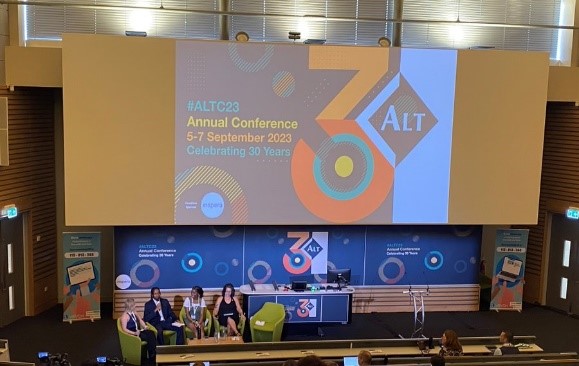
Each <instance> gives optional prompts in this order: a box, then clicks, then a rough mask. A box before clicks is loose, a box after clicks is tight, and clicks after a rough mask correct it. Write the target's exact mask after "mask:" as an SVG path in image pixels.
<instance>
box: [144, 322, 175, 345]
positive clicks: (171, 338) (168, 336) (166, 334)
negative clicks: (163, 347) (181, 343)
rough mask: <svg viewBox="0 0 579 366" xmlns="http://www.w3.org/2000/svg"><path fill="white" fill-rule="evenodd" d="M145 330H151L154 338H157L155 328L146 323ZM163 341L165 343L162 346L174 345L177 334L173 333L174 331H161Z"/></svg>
mask: <svg viewBox="0 0 579 366" xmlns="http://www.w3.org/2000/svg"><path fill="white" fill-rule="evenodd" d="M147 328H149V329H151V330H152V331H153V333H155V337H157V334H158V331H157V328H155V327H154V326H152V325H151V324H149V323H147ZM163 340H164V341H165V343H164V344H170V345H176V344H177V332H175V331H174V330H163Z"/></svg>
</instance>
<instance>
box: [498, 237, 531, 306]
mask: <svg viewBox="0 0 579 366" xmlns="http://www.w3.org/2000/svg"><path fill="white" fill-rule="evenodd" d="M528 239H529V230H527V229H499V230H497V234H496V240H495V260H494V267H493V278H492V285H491V303H490V310H495V311H499V310H516V311H519V312H520V311H521V310H522V309H523V286H524V284H525V279H524V278H525V261H526V257H527V242H528Z"/></svg>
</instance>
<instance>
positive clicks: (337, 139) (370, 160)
mask: <svg viewBox="0 0 579 366" xmlns="http://www.w3.org/2000/svg"><path fill="white" fill-rule="evenodd" d="M332 143H334V144H340V143H350V144H353V145H355V146H356V147H357V148H358V149H359V151H360V152H361V153H362V155H364V157H365V159H366V164H367V167H366V174H364V178H363V179H362V181H361V182H360V183H359V184H358V186H356V187H354V188H353V189H351V190H350V191H347V192H340V191H337V190H335V189H333V188H332V187H330V186H329V185H328V184H327V183H326V181H325V180H324V178H323V176H322V174H321V167H322V158H323V157H322V158H320V156H319V155H318V154H316V158H315V159H314V178H315V180H316V184H317V185H318V187H319V188H320V189H321V190H322V192H324V193H325V194H326V195H327V196H329V197H331V198H333V199H336V200H339V201H348V200H351V199H354V198H356V197H358V196H359V195H361V194H362V193H364V191H365V190H366V188H368V186H369V185H370V182H371V181H372V176H373V172H374V157H373V156H372V152H371V151H370V148H369V147H368V145H366V143H365V142H364V141H362V140H360V139H359V138H358V137H356V136H354V135H350V134H341V135H336V136H333V137H332Z"/></svg>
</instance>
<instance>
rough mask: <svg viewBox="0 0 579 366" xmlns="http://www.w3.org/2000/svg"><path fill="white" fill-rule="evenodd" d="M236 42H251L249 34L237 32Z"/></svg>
mask: <svg viewBox="0 0 579 366" xmlns="http://www.w3.org/2000/svg"><path fill="white" fill-rule="evenodd" d="M235 40H236V41H237V42H247V41H249V34H247V33H245V32H237V34H236V35H235Z"/></svg>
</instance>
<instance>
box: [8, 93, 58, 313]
mask: <svg viewBox="0 0 579 366" xmlns="http://www.w3.org/2000/svg"><path fill="white" fill-rule="evenodd" d="M54 93H55V91H54V90H53V89H42V88H16V90H15V91H14V92H9V91H8V90H0V97H5V98H7V99H8V122H9V128H10V134H9V149H10V150H9V153H10V164H9V165H8V166H0V204H2V205H4V204H10V203H15V204H16V205H17V206H18V208H19V210H20V212H21V213H23V214H25V215H26V216H27V219H28V230H27V231H26V232H25V235H26V240H27V241H28V243H30V246H31V248H30V249H31V250H30V253H29V254H28V257H27V258H26V261H27V263H28V267H29V268H30V269H31V270H30V271H29V273H28V274H27V280H28V282H27V285H28V287H27V298H28V300H29V302H30V303H29V306H28V309H27V314H37V313H39V312H42V311H44V310H46V309H48V308H50V307H52V306H54V305H56V304H57V301H58V299H57V273H58V269H57V244H56V188H55V182H56V181H55V180H56V178H55V169H54V166H55V157H54V151H55V150H54V95H55V94H54ZM37 237H38V238H39V239H40V240H39V241H37V240H36V239H37Z"/></svg>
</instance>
